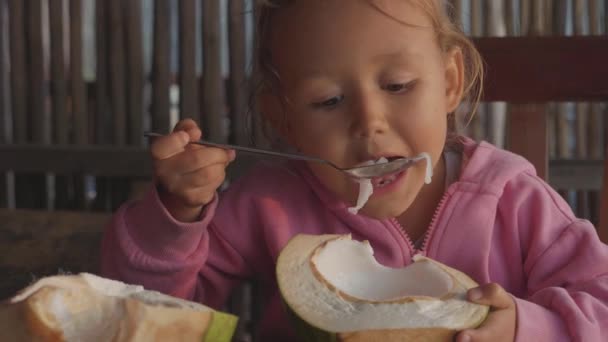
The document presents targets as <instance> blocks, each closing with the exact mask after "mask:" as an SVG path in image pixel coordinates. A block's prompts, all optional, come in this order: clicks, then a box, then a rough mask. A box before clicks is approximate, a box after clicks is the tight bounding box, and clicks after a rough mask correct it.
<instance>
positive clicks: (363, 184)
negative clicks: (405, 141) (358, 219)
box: [348, 152, 433, 214]
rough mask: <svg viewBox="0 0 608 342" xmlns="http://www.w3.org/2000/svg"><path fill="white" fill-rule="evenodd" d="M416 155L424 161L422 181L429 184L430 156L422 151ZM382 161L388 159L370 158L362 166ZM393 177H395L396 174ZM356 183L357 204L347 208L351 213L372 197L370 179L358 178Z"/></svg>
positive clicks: (354, 212)
mask: <svg viewBox="0 0 608 342" xmlns="http://www.w3.org/2000/svg"><path fill="white" fill-rule="evenodd" d="M417 157H419V158H424V159H425V161H426V173H425V176H424V183H426V184H430V183H431V178H432V176H433V165H432V164H431V156H430V155H429V154H428V153H426V152H423V153H420V154H419V155H418V156H417ZM382 163H388V159H386V158H384V157H383V158H380V159H378V160H377V161H375V162H374V161H371V160H370V161H368V162H366V163H364V164H363V165H362V166H368V165H374V164H382ZM394 177H395V178H396V175H395V176H394ZM393 180H394V179H393ZM357 183H359V196H358V197H357V204H355V206H354V207H350V208H348V211H349V212H350V213H351V214H357V213H358V212H359V210H361V209H362V208H363V207H364V206H365V204H366V203H367V201H369V198H370V197H372V194H373V193H374V185H373V184H372V180H371V179H358V180H357Z"/></svg>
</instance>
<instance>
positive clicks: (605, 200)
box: [598, 149, 608, 244]
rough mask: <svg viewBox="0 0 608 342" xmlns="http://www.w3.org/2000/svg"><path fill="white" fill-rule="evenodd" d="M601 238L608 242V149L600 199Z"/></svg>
mask: <svg viewBox="0 0 608 342" xmlns="http://www.w3.org/2000/svg"><path fill="white" fill-rule="evenodd" d="M598 234H599V236H600V239H601V240H602V241H603V242H604V243H605V244H608V149H606V152H605V154H604V181H603V184H602V194H601V200H600V222H599V225H598Z"/></svg>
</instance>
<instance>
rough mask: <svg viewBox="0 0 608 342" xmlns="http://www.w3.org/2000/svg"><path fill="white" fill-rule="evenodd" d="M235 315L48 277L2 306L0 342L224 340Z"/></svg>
mask: <svg viewBox="0 0 608 342" xmlns="http://www.w3.org/2000/svg"><path fill="white" fill-rule="evenodd" d="M236 324H237V317H235V316H233V315H230V314H226V313H222V312H218V311H215V310H213V309H211V308H209V307H207V306H204V305H201V304H198V303H195V302H191V301H186V300H182V299H179V298H175V297H171V296H167V295H164V294H162V293H159V292H156V291H148V290H145V289H144V288H143V287H141V286H135V285H127V284H124V283H122V282H118V281H114V280H110V279H106V278H101V277H98V276H95V275H92V274H88V273H81V274H79V275H59V276H52V277H46V278H42V279H40V280H38V281H37V282H35V283H34V284H32V285H30V286H28V287H27V288H25V289H24V290H22V291H21V292H20V293H19V294H17V295H16V296H15V297H13V298H11V299H9V300H8V301H6V302H5V303H0V341H14V342H20V341H66V342H71V341H116V342H122V341H196V342H200V341H208V342H211V341H213V342H224V341H226V342H228V341H230V340H231V338H232V335H233V334H234V331H235V329H236Z"/></svg>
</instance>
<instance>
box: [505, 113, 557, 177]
mask: <svg viewBox="0 0 608 342" xmlns="http://www.w3.org/2000/svg"><path fill="white" fill-rule="evenodd" d="M545 108H546V107H545V105H537V104H530V105H513V106H511V108H510V111H509V115H508V116H507V121H508V124H507V126H508V138H507V139H508V146H509V149H510V150H511V151H513V152H515V153H517V154H519V155H521V156H523V157H525V158H526V159H528V160H529V161H530V162H531V163H532V164H533V165H534V167H536V172H537V174H538V175H539V176H540V177H541V178H543V179H545V180H547V176H548V162H549V158H548V151H549V149H548V144H549V140H548V135H547V134H548V132H547V114H546V109H545Z"/></svg>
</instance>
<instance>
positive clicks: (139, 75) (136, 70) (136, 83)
mask: <svg viewBox="0 0 608 342" xmlns="http://www.w3.org/2000/svg"><path fill="white" fill-rule="evenodd" d="M124 3H125V6H126V15H125V17H124V18H126V19H128V20H126V26H127V27H126V29H127V49H126V50H127V65H128V85H129V86H128V88H127V96H128V106H129V107H128V117H129V139H128V141H129V143H130V144H132V145H141V144H142V142H143V115H144V109H143V102H144V99H143V88H144V67H143V58H144V56H143V41H142V32H141V29H142V28H141V1H140V0H129V1H125V2H124Z"/></svg>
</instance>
